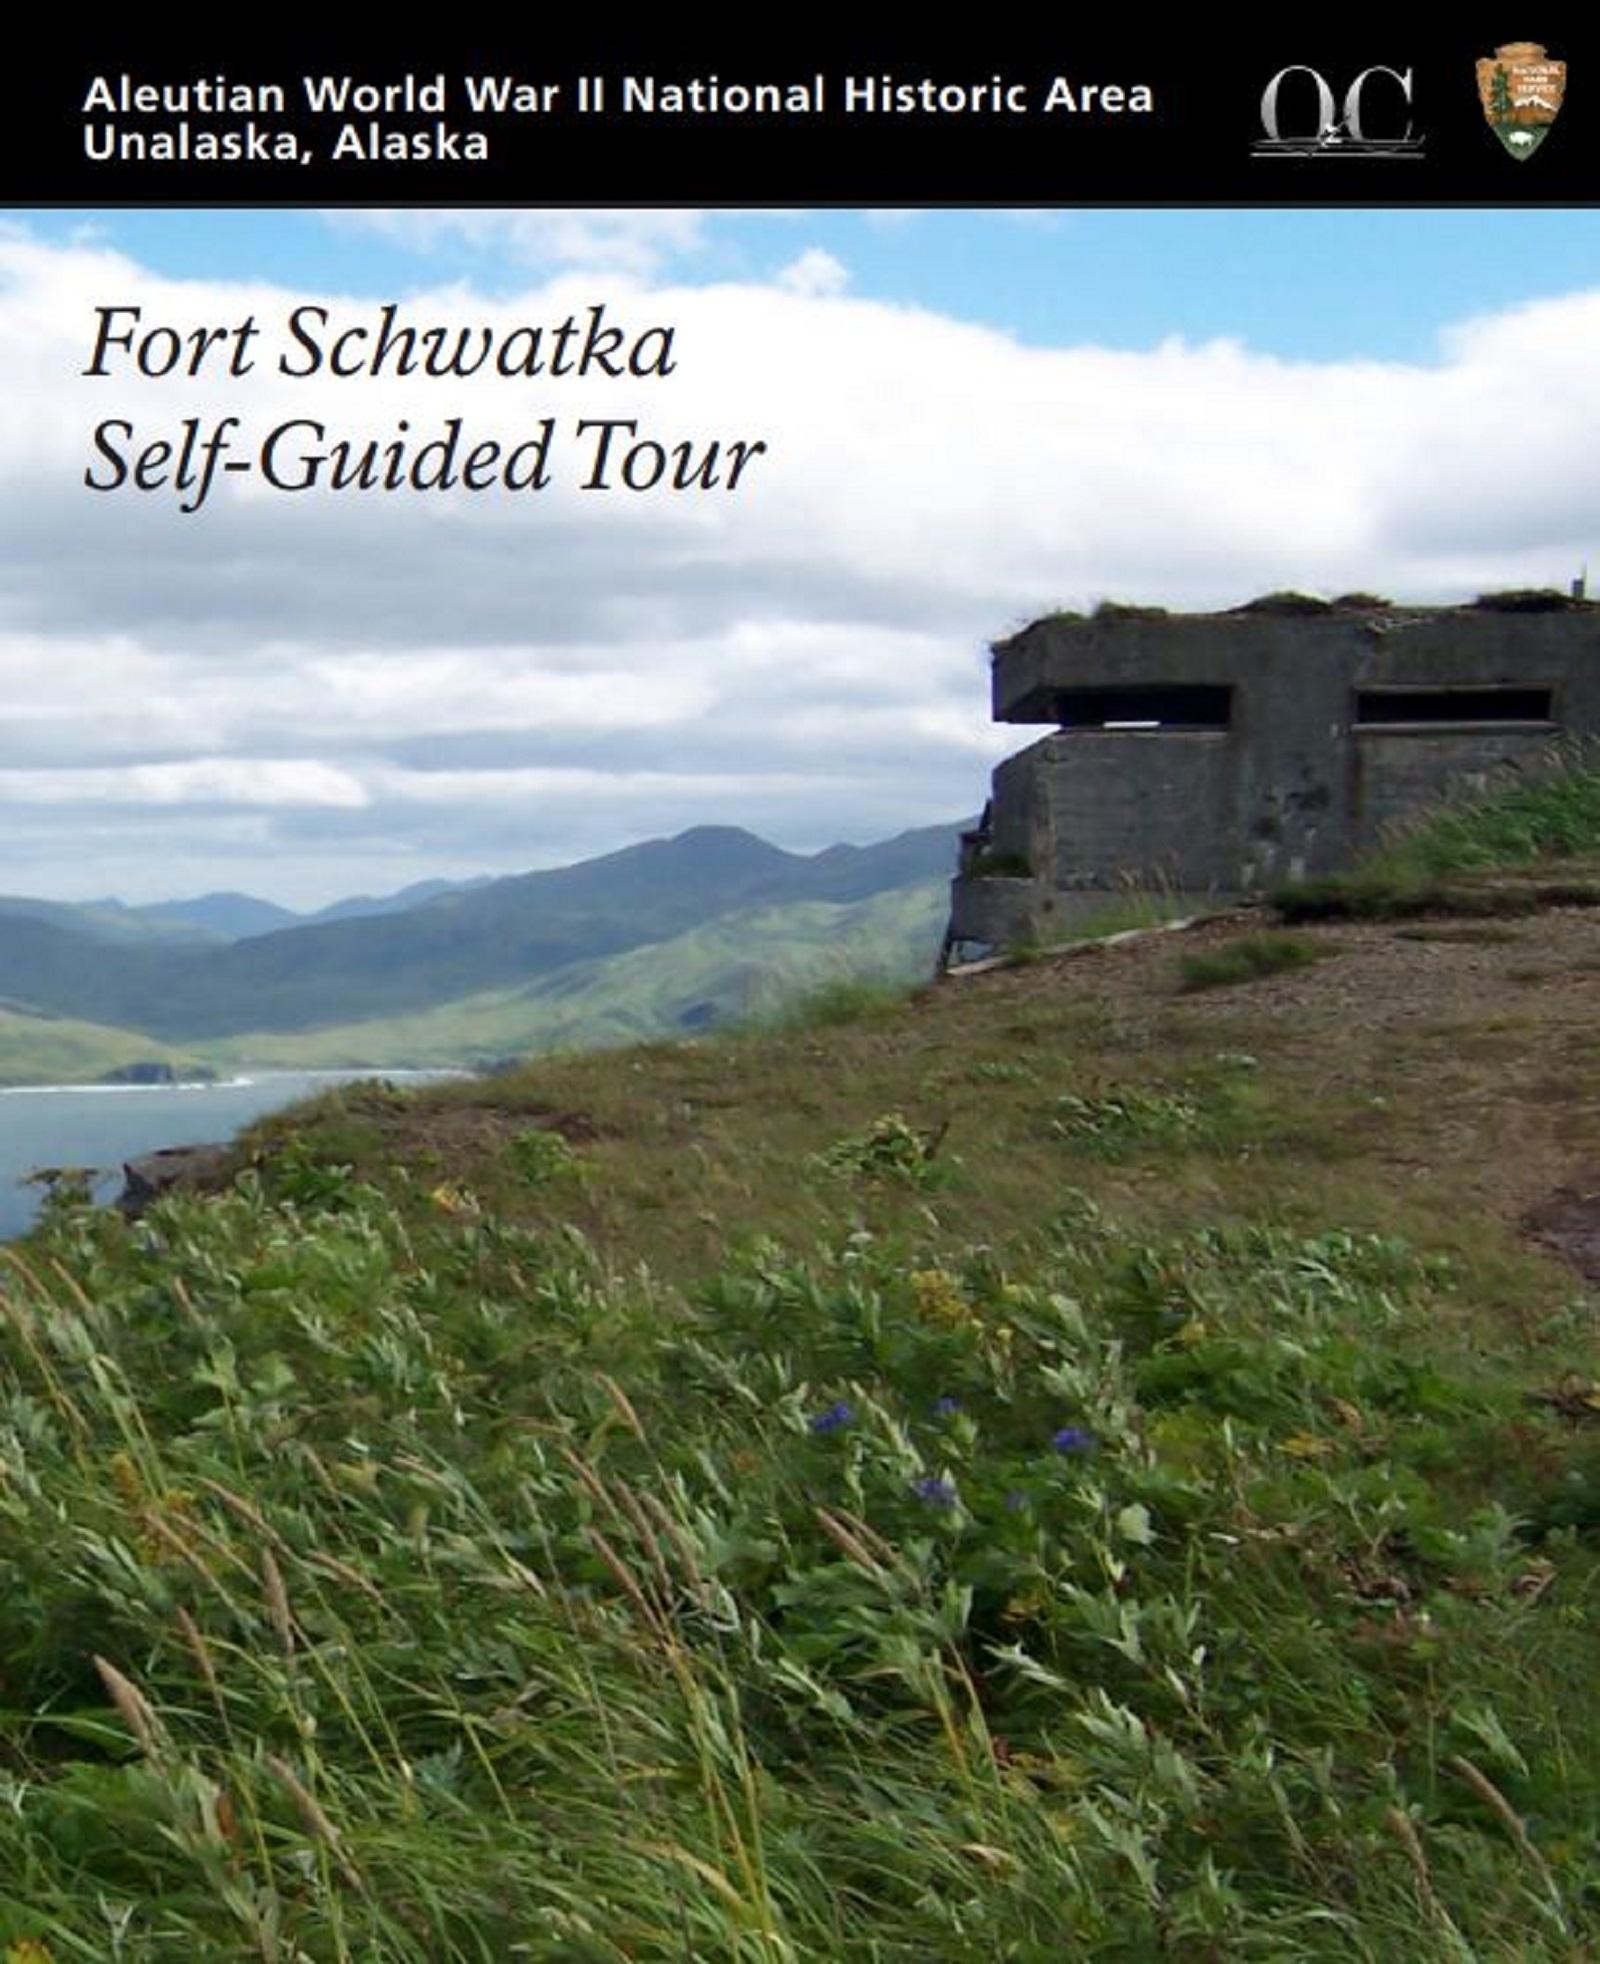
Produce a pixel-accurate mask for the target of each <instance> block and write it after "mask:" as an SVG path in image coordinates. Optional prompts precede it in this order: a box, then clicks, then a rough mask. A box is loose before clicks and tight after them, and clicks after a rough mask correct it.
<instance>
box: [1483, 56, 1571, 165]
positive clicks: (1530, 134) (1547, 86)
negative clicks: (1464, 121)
mask: <svg viewBox="0 0 1600 1964" xmlns="http://www.w3.org/2000/svg"><path fill="white" fill-rule="evenodd" d="M1566 90H1567V64H1566V63H1565V62H1564V61H1551V60H1550V59H1549V58H1548V57H1547V56H1546V54H1545V51H1544V49H1543V48H1542V47H1541V46H1540V44H1539V43H1538V42H1537V41H1508V42H1507V43H1506V44H1505V46H1504V47H1503V48H1496V49H1495V51H1494V54H1493V56H1492V57H1487V56H1486V57H1485V58H1484V59H1483V60H1482V61H1480V62H1479V63H1478V99H1479V101H1480V102H1481V103H1482V104H1483V113H1484V116H1485V117H1486V118H1487V120H1488V124H1489V127H1490V129H1492V130H1493V131H1494V133H1495V135H1496V136H1497V137H1499V139H1500V141H1501V142H1502V143H1503V144H1504V145H1505V147H1506V149H1507V150H1508V151H1509V152H1510V154H1511V155H1512V156H1513V157H1515V158H1516V159H1517V161H1518V162H1519V163H1521V162H1523V161H1524V160H1525V159H1527V158H1529V157H1531V156H1532V155H1533V153H1534V151H1535V150H1537V149H1538V147H1539V145H1540V144H1541V143H1543V142H1544V140H1545V138H1546V137H1547V136H1548V135H1549V134H1550V125H1551V124H1552V123H1553V122H1554V121H1555V119H1556V117H1557V116H1558V115H1560V113H1561V102H1562V98H1563V97H1564V96H1565V94H1566Z"/></svg>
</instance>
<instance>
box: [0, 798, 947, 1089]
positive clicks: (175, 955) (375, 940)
mask: <svg viewBox="0 0 1600 1964" xmlns="http://www.w3.org/2000/svg"><path fill="white" fill-rule="evenodd" d="M958 832H959V828H958V827H956V826H928V827H925V828H923V829H921V830H919V831H914V832H905V833H901V834H900V835H899V836H898V837H897V838H893V839H884V840H880V841H879V842H878V843H876V844H875V845H871V846H862V847H856V846H832V847H830V848H829V849H828V850H827V851H825V852H819V853H813V854H810V855H801V854H796V853H789V852H784V851H781V850H780V849H779V848H778V847H777V846H773V845H769V844H768V843H767V842H766V841H765V840H762V839H758V838H756V837H755V836H754V835H753V834H751V833H749V832H744V831H740V830H738V829H737V828H735V827H730V826H699V827H695V828H693V829H691V830H690V831H687V832H684V833H681V834H680V835H679V836H678V837H677V838H675V839H652V840H649V841H647V842H646V843H645V844H643V845H638V846H630V847H628V848H626V849H625V850H624V851H621V852H614V853H607V854H605V855H604V856H603V857H601V858H599V859H591V860H584V861H580V862H579V863H578V864H576V865H573V866H563V867H557V868H553V869H551V870H549V871H544V872H537V873H525V874H521V875H518V876H517V877H515V878H511V879H504V880H491V881H488V882H486V883H484V884H481V885H467V886H461V887H455V888H452V889H450V890H449V891H447V892H444V893H439V894H435V895H433V896H432V897H431V898H425V899H423V900H422V901H420V902H419V903H418V904H416V905H413V906H408V907H404V908H401V909H400V910H399V911H386V912H381V913H363V914H361V915H360V916H359V917H357V918H347V917H343V916H344V914H345V911H346V910H344V909H335V910H333V912H334V913H335V914H336V915H339V916H340V917H339V918H324V919H320V920H313V921H306V922H301V923H300V924H298V925H296V926H294V927H292V928H289V929H286V930H285V931H283V932H282V933H271V934H260V935H252V936H249V937H248V938H246V939H244V940H238V941H233V942H230V943H228V944H226V945H223V946H215V945H209V944H207V943H206V942H204V941H203V940H196V939H195V937H192V936H190V937H187V938H185V939H183V940H179V941H176V942H174V941H172V940H170V939H166V940H162V939H152V938H151V937H150V936H149V935H145V936H144V937H142V938H128V939H125V940H124V942H123V943H121V944H119V947H118V950H117V955H116V959H115V960H108V959H107V956H106V949H105V944H104V941H103V939H102V938H100V937H98V936H96V935H93V934H89V933H87V932H85V931H84V925H83V921H82V919H81V918H80V911H81V910H76V909H70V908H69V909H61V908H56V909H50V908H48V907H46V908H45V909H44V913H45V915H46V916H47V917H46V918H40V917H38V911H37V910H38V906H40V905H42V903H37V904H36V903H5V904H6V905H8V906H15V905H17V904H21V905H24V906H34V907H35V913H34V914H32V915H23V914H17V913H11V914H8V915H7V916H6V918H5V921H4V932H3V933H0V997H3V998H8V999H11V1000H14V1001H18V1002H24V1003H27V1004H29V1005H30V1006H32V1007H34V1008H38V1009H41V1010H48V1011H51V1012H52V1013H54V1014H57V1015H62V1016H75V1017H80V1018H83V1019H86V1020H89V1021H92V1022H96V1023H102V1024H109V1025H112V1026H115V1027H119V1028H125V1029H132V1030H142V1031H145V1032H147V1033H149V1034H151V1035H154V1036H156V1037H158V1038H162V1039H165V1040H167V1041H169V1042H174V1043H183V1044H195V1043H200V1042H220V1043H223V1044H228V1043H229V1042H230V1040H232V1041H237V1040H239V1039H243V1040H245V1041H247V1042H251V1043H253V1042H254V1039H255V1035H256V1033H258V1032H259V1033H268V1034H270V1035H272V1036H275V1037H278V1038H288V1037H295V1036H302V1035H306V1034H308V1033H312V1032H315V1033H319V1040H320V1035H321V1034H322V1033H326V1032H327V1031H328V1029H329V1028H330V1026H348V1025H349V1024H351V1023H352V1022H353V1021H355V1020H356V1019H360V1020H361V1021H362V1022H364V1023H371V1022H375V1021H381V1022H385V1023H392V1022H394V1021H397V1020H400V1021H405V1020H410V1019H415V1018H418V1017H424V1018H426V1017H428V1016H429V1015H431V1014H434V1013H437V1014H438V1015H439V1016H441V1017H442V1018H443V1019H444V1022H445V1024H448V1023H449V1022H450V1020H451V1019H452V1018H454V1019H455V1021H456V1023H457V1026H458V1030H459V1025H460V1023H461V1020H462V1018H463V1017H464V1016H465V1017H466V1018H467V1019H468V1020H469V1021H470V1020H471V1019H472V1018H473V1017H476V1016H477V1015H478V1014H479V1013H480V1011H481V1012H482V1014H483V1015H484V1016H485V1017H487V1018H488V1020H490V1021H493V1020H494V1011H495V1009H496V1007H497V1006H501V1007H503V1006H505V1005H506V1004H508V1003H514V999H515V998H516V997H517V996H518V995H519V994H520V993H525V992H530V991H531V992H532V993H533V994H534V996H535V997H539V996H542V997H543V998H544V1000H545V1002H546V1003H547V1004H548V1003H550V1002H553V1001H554V1000H555V999H557V998H561V997H564V996H566V995H570V994H571V993H572V992H573V990H574V989H577V988H581V987H582V986H583V985H584V983H585V981H586V979H587V978H588V977H589V975H590V974H591V972H592V971H594V970H595V969H596V968H597V967H601V966H604V965H606V964H608V963H609V962H611V961H612V960H613V959H615V958H617V957H622V956H626V955H629V954H639V955H646V951H648V950H650V949H661V948H670V947H671V945H672V944H673V943H676V942H680V941H682V940H683V939H684V938H685V937H693V936H694V935H695V934H696V933H697V932H699V931H700V930H704V929H711V930H713V931H715V930H716V929H717V928H719V927H723V928H725V927H727V925H728V924H729V923H731V922H732V921H733V920H734V919H735V918H736V917H742V918H743V920H744V921H745V922H749V921H750V920H751V919H752V917H757V918H759V917H762V916H767V915H771V914H774V913H781V912H784V911H787V910H788V909H790V908H799V909H801V910H802V913H801V915H800V916H798V917H797V918H799V919H800V920H802V921H804V919H805V918H806V917H805V915H804V912H803V910H804V909H806V908H821V909H823V910H827V909H830V908H832V909H843V910H846V918H847V920H848V912H849V910H850V909H852V908H854V907H856V906H859V905H861V904H863V903H867V902H870V901H871V900H873V899H874V898H876V897H879V896H886V895H889V894H891V893H896V892H898V893H901V894H905V893H906V892H907V891H908V890H913V889H920V890H921V891H922V892H923V893H924V894H925V893H926V892H927V890H928V889H929V888H930V887H931V886H932V884H933V883H935V882H938V883H941V884H943V883H945V882H947V881H948V879H949V876H950V870H951V868H952V867H953V865H954V864H955V858H956V845H957V837H958ZM760 932H761V930H760V929H759V928H757V927H755V926H748V927H746V926H741V927H740V928H739V929H738V930H737V931H736V932H735V933H734V934H733V936H732V938H733V939H739V938H741V937H744V938H753V937H756V936H757V935H759V934H760ZM778 938H779V939H781V936H780V937H778ZM799 938H800V939H801V940H802V941H803V940H804V939H805V938H806V930H805V928H804V927H802V928H801V929H800V936H799ZM646 959H647V960H648V956H646ZM601 979H602V980H606V979H608V978H601ZM802 979H811V978H802ZM463 1003H466V1004H467V1005H468V1008H467V1009H466V1010H463V1009H462V1008H461V1007H460V1006H461V1005H462V1004H463ZM744 1006H745V1005H744V1004H743V1003H740V1004H739V1008H740V1009H742V1008H743V1007H744ZM569 1012H570V1006H569ZM622 1013H623V1018H624V1027H622V1028H620V1029H617V1030H616V1032H615V1034H614V1035H613V1036H612V1037H611V1038H610V1039H609V1040H613V1041H615V1040H626V1039H627V1038H628V1037H630V1036H637V1035H639V1034H641V1029H640V1027H639V1025H638V1023H637V1022H636V1021H635V1022H634V1023H631V1024H628V1023H627V1022H626V1016H627V1011H626V1009H624V1010H623V1012H622ZM616 1014H617V1006H616V1005H615V1004H614V1003H613V1004H608V1005H607V1006H606V1007H605V1009H604V1010H602V1011H601V1012H600V1017H599V1020H604V1018H605V1017H606V1016H608V1015H610V1016H613V1017H614V1016H615V1015H616ZM503 1020H507V1021H511V1022H514V1021H515V1015H514V1010H508V1011H507V1014H506V1016H505V1018H503ZM533 1020H534V1021H535V1022H537V1021H539V1020H540V1019H539V1017H538V1016H537V1014H535V1016H534V1018H533ZM567 1020H569V1021H570V1020H573V1019H572V1017H571V1015H570V1013H569V1015H568V1018H567ZM543 1021H544V1022H545V1024H546V1026H547V1027H548V1026H549V1025H550V1024H553V1023H560V1022H561V1021H562V1018H561V1016H560V1015H559V1014H558V1013H557V1012H555V1011H553V1010H552V1011H550V1012H549V1013H548V1014H547V1015H546V1016H545V1017H544V1018H543ZM646 1027H649V1025H646ZM424 1034H425V1035H430V1034H431V1035H435V1036H437V1035H438V1034H439V1029H438V1028H437V1027H433V1028H430V1029H427V1030H425V1032H424ZM560 1040H569V1039H565V1038H563V1039H560ZM575 1040H577V1041H582V1042H590V1041H594V1040H596V1039H595V1038H594V1037H593V1036H592V1034H591V1033H589V1032H587V1031H584V1032H582V1033H581V1034H580V1035H578V1036H577V1038H576V1039H575ZM600 1040H607V1039H605V1038H602V1039H600ZM355 1041H356V1042H357V1043H358V1044H363V1040H362V1039H359V1038H358V1039H356V1040H355ZM307 1048H310V1046H309V1045H308V1046H307ZM251 1061H252V1062H261V1061H266V1060H264V1059H262V1058H261V1057H260V1056H259V1055H255V1054H252V1057H251ZM284 1061H290V1060H289V1059H285V1060H284ZM292 1061H293V1062H295V1063H311V1062H312V1061H313V1059H312V1058H311V1057H309V1056H307V1055H305V1054H303V1053H302V1052H299V1051H296V1052H295V1054H294V1055H293V1057H292ZM316 1061H323V1060H322V1059H320V1058H319V1059H317V1060H316ZM328 1061H333V1060H332V1059H329V1060H328ZM338 1061H341V1062H342V1061H348V1060H346V1059H343V1058H341V1059H339V1060H338ZM357 1061H371V1062H374V1063H377V1062H395V1061H400V1060H397V1059H395V1058H393V1057H392V1056H385V1057H382V1058H377V1057H364V1058H362V1059H359V1060H357ZM428 1061H432V1058H431V1057H430V1059H429V1060H428ZM442 1061H447V1062H461V1061H462V1058H461V1056H460V1054H459V1053H455V1054H453V1055H452V1056H450V1057H447V1058H445V1059H443V1060H442Z"/></svg>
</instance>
